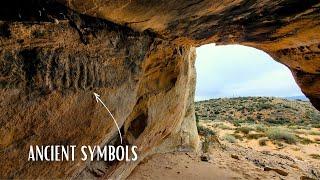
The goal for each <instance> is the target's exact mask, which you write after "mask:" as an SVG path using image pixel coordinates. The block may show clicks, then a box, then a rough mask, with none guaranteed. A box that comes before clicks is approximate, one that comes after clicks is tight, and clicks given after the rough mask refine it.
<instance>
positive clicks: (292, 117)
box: [195, 97, 320, 124]
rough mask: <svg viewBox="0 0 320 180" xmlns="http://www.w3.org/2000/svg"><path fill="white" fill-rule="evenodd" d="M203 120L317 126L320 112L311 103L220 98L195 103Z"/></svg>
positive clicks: (253, 98) (260, 98)
mask: <svg viewBox="0 0 320 180" xmlns="http://www.w3.org/2000/svg"><path fill="white" fill-rule="evenodd" d="M195 110H196V115H197V117H198V118H199V119H202V120H227V121H232V122H248V121H253V122H266V123H269V124H290V123H293V124H295V123H298V124H299V123H300V124H301V123H302V124H303V123H320V112H319V111H317V110H316V109H315V108H314V107H313V106H312V105H311V103H310V102H308V101H299V100H287V99H281V98H274V97H239V98H219V99H211V100H206V101H200V102H196V103H195Z"/></svg>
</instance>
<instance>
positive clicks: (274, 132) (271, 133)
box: [267, 128, 297, 144]
mask: <svg viewBox="0 0 320 180" xmlns="http://www.w3.org/2000/svg"><path fill="white" fill-rule="evenodd" d="M267 136H268V138H269V139H272V140H277V141H284V142H286V143H288V144H295V143H296V142H297V138H296V136H295V135H294V134H292V133H290V132H289V131H287V130H286V129H283V128H272V129H269V130H268V131H267Z"/></svg>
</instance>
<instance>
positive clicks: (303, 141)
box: [298, 137, 313, 144]
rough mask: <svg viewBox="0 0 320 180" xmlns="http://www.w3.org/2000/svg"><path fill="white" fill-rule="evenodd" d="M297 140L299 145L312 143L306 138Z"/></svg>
mask: <svg viewBox="0 0 320 180" xmlns="http://www.w3.org/2000/svg"><path fill="white" fill-rule="evenodd" d="M298 139H299V142H300V143H301V144H310V143H313V141H312V140H310V139H308V138H305V137H298Z"/></svg>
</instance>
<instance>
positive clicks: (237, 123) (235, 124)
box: [233, 121, 241, 127]
mask: <svg viewBox="0 0 320 180" xmlns="http://www.w3.org/2000/svg"><path fill="white" fill-rule="evenodd" d="M233 125H234V126H236V127H240V126H241V124H240V122H239V121H233Z"/></svg>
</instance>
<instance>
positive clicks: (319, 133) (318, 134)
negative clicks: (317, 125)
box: [309, 131, 320, 136]
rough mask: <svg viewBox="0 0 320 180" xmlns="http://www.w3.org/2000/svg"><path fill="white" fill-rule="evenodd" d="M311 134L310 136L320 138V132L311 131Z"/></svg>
mask: <svg viewBox="0 0 320 180" xmlns="http://www.w3.org/2000/svg"><path fill="white" fill-rule="evenodd" d="M309 134H310V135H316V136H320V131H310V132H309Z"/></svg>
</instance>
